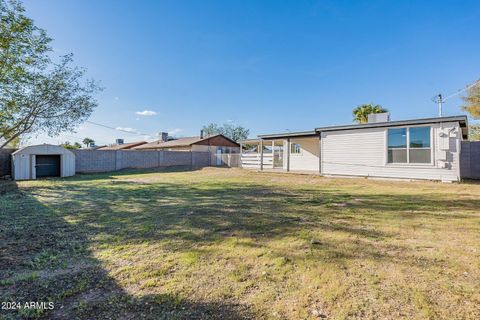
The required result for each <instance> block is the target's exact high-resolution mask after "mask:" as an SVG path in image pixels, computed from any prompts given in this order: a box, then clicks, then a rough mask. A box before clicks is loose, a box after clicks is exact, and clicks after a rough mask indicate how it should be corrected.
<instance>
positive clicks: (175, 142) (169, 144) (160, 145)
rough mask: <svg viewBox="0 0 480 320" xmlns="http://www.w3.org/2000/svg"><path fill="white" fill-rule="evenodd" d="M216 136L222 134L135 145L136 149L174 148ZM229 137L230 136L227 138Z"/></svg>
mask: <svg viewBox="0 0 480 320" xmlns="http://www.w3.org/2000/svg"><path fill="white" fill-rule="evenodd" d="M216 136H221V134H215V135H212V136H208V137H204V138H200V137H187V138H179V139H175V140H170V141H166V142H163V141H161V140H158V141H154V142H150V143H146V144H143V145H141V146H138V147H135V149H136V150H141V149H157V148H174V147H189V146H191V145H192V144H195V143H198V142H200V141H203V140H208V139H211V138H213V137H216ZM227 139H228V138H227Z"/></svg>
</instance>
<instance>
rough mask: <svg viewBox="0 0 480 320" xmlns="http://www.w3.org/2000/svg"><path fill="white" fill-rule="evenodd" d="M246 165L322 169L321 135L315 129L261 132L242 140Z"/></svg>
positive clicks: (305, 170)
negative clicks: (263, 133) (257, 136)
mask: <svg viewBox="0 0 480 320" xmlns="http://www.w3.org/2000/svg"><path fill="white" fill-rule="evenodd" d="M240 154H241V159H240V164H241V167H242V168H245V169H253V170H262V171H274V172H278V171H280V172H296V173H310V174H311V173H320V139H319V135H318V134H317V133H315V132H314V131H308V132H291V133H285V134H275V135H260V136H259V138H257V139H246V140H242V141H240Z"/></svg>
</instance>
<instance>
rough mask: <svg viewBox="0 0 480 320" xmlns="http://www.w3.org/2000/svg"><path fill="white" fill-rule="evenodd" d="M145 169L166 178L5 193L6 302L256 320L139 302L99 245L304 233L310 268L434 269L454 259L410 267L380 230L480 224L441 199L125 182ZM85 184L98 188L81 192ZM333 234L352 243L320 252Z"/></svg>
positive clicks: (466, 203)
mask: <svg viewBox="0 0 480 320" xmlns="http://www.w3.org/2000/svg"><path fill="white" fill-rule="evenodd" d="M137 172H138V173H151V172H158V171H156V170H147V171H145V170H141V171H139V170H133V171H132V170H128V171H126V172H122V173H118V172H117V173H115V175H114V176H112V175H111V174H100V175H91V176H80V177H76V178H70V179H68V180H67V181H64V183H54V184H48V183H47V184H45V185H43V186H40V187H37V188H29V189H24V190H22V191H14V192H11V193H7V194H5V195H3V196H1V197H0V208H1V211H0V219H1V220H2V221H5V223H3V224H2V225H0V261H2V265H1V270H0V278H1V279H4V280H2V282H1V283H0V296H1V298H2V301H55V302H56V305H57V308H56V309H55V310H54V311H45V313H44V314H40V316H42V317H45V318H47V317H52V316H54V317H57V318H65V319H71V318H84V319H92V318H99V319H100V318H119V317H123V318H125V319H136V318H138V317H141V316H143V317H144V318H151V319H162V318H164V319H175V318H179V319H211V318H218V319H226V318H228V319H235V318H239V319H240V318H247V319H248V318H254V314H253V313H252V312H251V311H250V310H249V309H248V308H247V307H246V306H244V305H241V304H235V303H230V302H228V301H227V300H225V301H215V302H212V301H208V302H206V301H191V300H189V299H186V298H185V297H180V296H174V295H169V294H153V295H148V296H143V297H136V296H132V295H131V294H129V293H127V292H126V291H125V290H124V289H123V288H122V287H121V286H119V285H118V284H117V283H116V282H115V280H114V279H112V278H111V277H110V276H109V275H108V273H107V271H106V270H105V269H104V267H103V266H102V265H101V263H100V262H99V261H98V260H97V259H95V258H94V257H93V253H92V252H91V251H90V249H89V248H91V247H93V246H101V245H108V244H112V243H113V244H120V245H127V244H135V243H142V244H149V243H153V244H161V245H163V246H166V247H167V248H168V249H169V250H170V251H174V252H190V251H192V250H194V249H198V248H199V247H201V246H208V245H210V244H212V243H216V242H220V241H223V240H224V239H227V238H231V237H243V238H249V239H252V240H253V241H252V242H250V243H246V244H239V245H240V246H256V245H258V246H262V245H263V244H264V243H265V241H272V240H279V241H283V239H284V238H285V239H288V237H292V236H295V237H297V238H300V239H302V240H304V242H305V244H306V247H305V249H306V250H310V255H309V256H308V259H324V260H327V261H332V263H341V262H344V261H346V260H349V259H364V258H368V259H375V260H378V261H388V262H394V263H403V264H412V263H414V264H417V265H422V266H425V265H434V264H439V263H442V261H433V260H428V259H426V258H425V259H418V258H417V259H408V253H406V249H405V248H403V247H401V246H394V245H391V244H388V243H383V240H389V239H392V238H395V237H397V236H398V235H397V234H394V233H389V232H386V231H383V230H379V229H376V228H375V227H374V226H375V223H377V222H378V221H383V223H390V224H395V223H397V221H399V220H402V221H405V220H407V221H408V220H416V219H418V220H419V221H422V220H424V219H425V218H431V219H432V220H431V221H434V222H435V221H448V220H452V221H453V220H455V219H459V218H462V217H463V218H464V217H468V214H462V215H459V214H457V213H456V212H455V211H456V210H462V211H465V212H469V211H472V212H475V210H478V208H479V207H480V201H479V200H476V199H470V200H462V201H461V202H457V201H451V200H448V199H439V198H438V195H437V196H434V195H411V194H410V195H398V194H396V195H392V194H368V195H366V194H354V193H345V192H344V191H343V192H342V191H341V190H335V189H333V190H332V189H321V190H320V189H304V190H302V189H297V190H295V191H291V190H290V189H288V190H285V189H282V188H274V187H269V186H266V185H262V184H256V183H249V182H244V183H240V182H232V181H229V182H217V181H208V182H202V183H185V182H178V183H175V182H169V183H166V182H144V181H140V180H139V181H133V180H132V179H122V177H123V176H125V175H130V174H132V173H134V174H135V173H137ZM167 172H171V170H169V171H167ZM59 181H63V180H62V179H59ZM78 181H92V183H87V184H81V183H69V182H78ZM37 197H41V201H42V202H39V201H38V200H37ZM67 221H70V222H67ZM472 227H476V228H478V225H477V226H472ZM321 233H340V234H342V235H344V236H345V239H349V241H348V243H345V241H343V242H342V241H341V240H333V239H322V241H321V242H320V243H319V244H315V245H313V246H310V245H309V243H310V240H311V238H312V237H315V236H317V235H318V234H321ZM285 241H289V240H285ZM375 242H376V243H377V244H373V243H375ZM386 242H388V241H386ZM272 255H277V256H279V257H287V258H288V259H290V260H295V259H297V258H298V259H303V258H304V256H305V252H295V251H293V252H292V251H291V250H290V251H282V250H278V251H273V252H272ZM60 305H63V308H61V309H60V308H59V306H60ZM24 312H26V313H27V314H25V315H26V316H32V315H35V314H34V313H33V311H32V312H31V313H32V314H30V313H28V312H30V311H24ZM10 315H12V316H18V313H14V312H12V313H10ZM21 315H22V314H21Z"/></svg>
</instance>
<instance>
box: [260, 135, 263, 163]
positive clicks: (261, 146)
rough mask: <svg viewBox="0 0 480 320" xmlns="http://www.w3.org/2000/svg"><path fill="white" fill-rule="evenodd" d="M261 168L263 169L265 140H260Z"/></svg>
mask: <svg viewBox="0 0 480 320" xmlns="http://www.w3.org/2000/svg"><path fill="white" fill-rule="evenodd" d="M260 170H261V171H263V140H260Z"/></svg>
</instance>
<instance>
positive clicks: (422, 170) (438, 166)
mask: <svg viewBox="0 0 480 320" xmlns="http://www.w3.org/2000/svg"><path fill="white" fill-rule="evenodd" d="M467 135H468V123H467V117H466V116H455V117H439V118H427V119H414V120H406V121H386V122H375V123H367V124H356V125H346V126H332V127H321V128H316V129H315V130H313V131H306V132H295V133H286V134H270V135H260V136H259V139H257V140H256V142H257V143H258V145H259V148H258V150H259V152H258V155H257V157H258V159H259V160H258V162H257V163H256V165H253V166H252V165H251V164H250V166H247V167H250V168H253V169H260V170H264V169H273V170H278V171H294V172H310V173H318V174H321V175H327V176H329V175H341V176H364V177H379V178H399V179H428V180H441V181H459V180H460V151H461V150H460V149H461V141H462V140H463V139H466V138H467ZM252 142H253V140H249V143H250V144H252ZM242 144H244V142H242ZM273 146H275V147H273ZM277 146H280V147H277ZM262 150H263V152H262ZM272 150H273V151H272ZM272 154H273V156H272ZM262 155H263V156H264V157H265V155H267V157H268V156H270V157H273V158H278V157H281V158H282V162H281V165H278V164H277V165H276V166H275V165H272V164H271V163H272V162H271V161H267V162H263V163H262V161H261V157H262ZM248 156H249V157H252V154H249V155H248ZM244 157H245V155H244V156H242V162H243V158H244ZM262 164H263V165H262Z"/></svg>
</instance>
